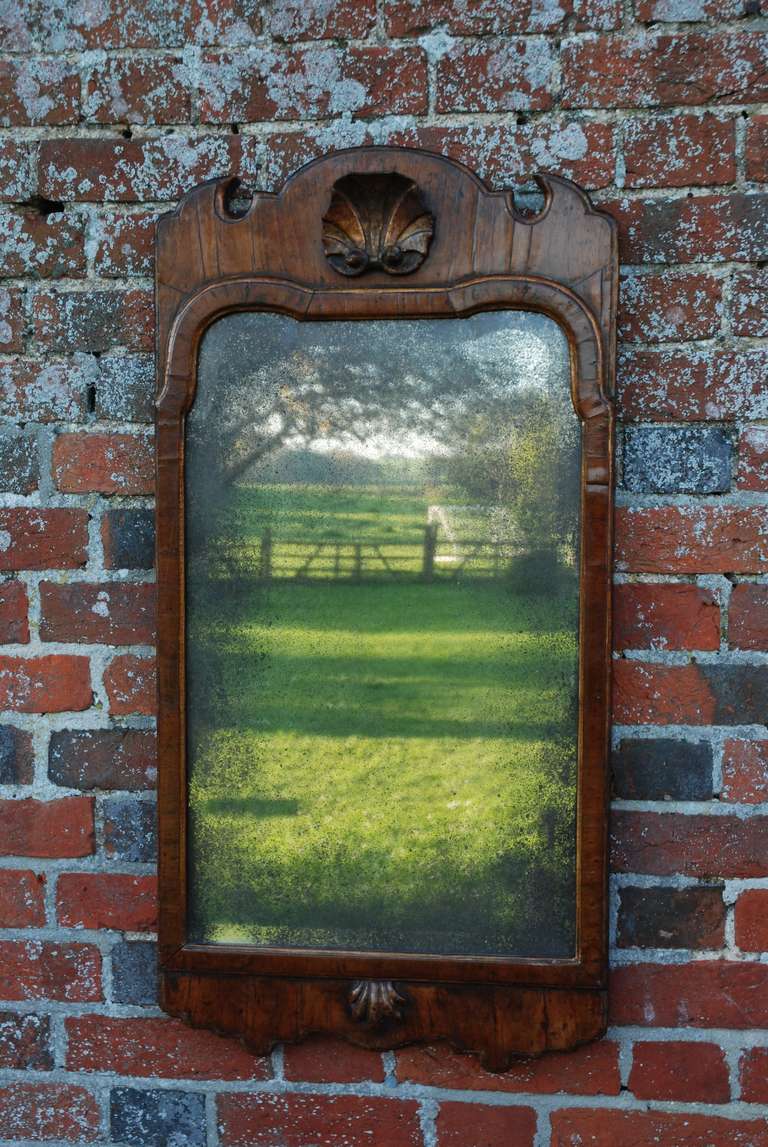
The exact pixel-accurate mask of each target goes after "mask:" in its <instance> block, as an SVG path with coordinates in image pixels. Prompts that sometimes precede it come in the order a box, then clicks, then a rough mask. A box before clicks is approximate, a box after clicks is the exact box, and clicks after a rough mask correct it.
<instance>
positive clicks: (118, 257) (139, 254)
mask: <svg viewBox="0 0 768 1147" xmlns="http://www.w3.org/2000/svg"><path fill="white" fill-rule="evenodd" d="M156 224H157V215H156V214H155V213H154V212H152V211H140V212H135V213H132V214H130V215H117V214H114V213H110V214H109V215H100V216H99V218H98V220H97V223H96V235H97V244H96V252H95V254H94V258H93V262H94V268H95V270H96V274H97V275H103V276H104V277H105V278H116V279H121V278H123V277H125V276H126V275H151V274H152V270H153V267H154V243H155V226H156Z"/></svg>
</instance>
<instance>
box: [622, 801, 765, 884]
mask: <svg viewBox="0 0 768 1147" xmlns="http://www.w3.org/2000/svg"><path fill="white" fill-rule="evenodd" d="M611 837H612V849H611V857H612V862H613V865H614V868H615V870H616V871H617V872H639V873H651V874H654V875H658V876H668V875H671V874H673V873H680V874H682V875H683V876H697V877H700V878H702V879H705V880H706V879H711V878H712V877H716V876H722V877H754V876H768V817H763V816H754V817H748V818H747V819H746V820H742V819H741V818H740V817H737V816H709V815H707V814H702V815H691V816H689V815H686V814H685V813H674V812H661V813H654V812H635V811H628V810H626V809H622V810H620V811H616V812H614V814H613V817H612V822H611Z"/></svg>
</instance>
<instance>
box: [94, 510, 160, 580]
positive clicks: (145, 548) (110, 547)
mask: <svg viewBox="0 0 768 1147" xmlns="http://www.w3.org/2000/svg"><path fill="white" fill-rule="evenodd" d="M102 539H103V542H104V561H105V564H106V566H107V568H108V569H116V570H149V569H152V567H153V566H154V564H155V515H154V512H153V511H152V510H144V509H139V510H108V511H107V513H106V514H105V515H104V519H103V525H102Z"/></svg>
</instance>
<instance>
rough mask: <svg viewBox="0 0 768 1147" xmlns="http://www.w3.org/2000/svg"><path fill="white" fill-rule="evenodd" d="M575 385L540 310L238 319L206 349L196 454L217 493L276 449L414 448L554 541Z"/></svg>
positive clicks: (192, 429)
mask: <svg viewBox="0 0 768 1147" xmlns="http://www.w3.org/2000/svg"><path fill="white" fill-rule="evenodd" d="M568 377H569V366H568V350H567V344H566V340H565V337H564V336H563V335H562V333H561V332H560V331H559V330H558V329H557V328H556V326H555V324H554V323H553V322H552V320H551V319H548V318H546V317H544V316H540V315H534V314H529V313H524V314H519V313H513V312H490V313H484V314H480V315H476V316H474V317H473V318H471V319H469V320H454V321H442V320H407V321H391V320H389V321H375V322H363V323H354V322H344V323H330V324H329V323H297V322H295V321H294V320H292V319H288V318H286V317H284V316H279V315H272V314H241V315H234V316H230V317H228V318H227V319H226V320H223V321H221V322H219V323H217V324H216V325H215V326H214V327H213V328H212V329H211V330H210V331H209V332H208V334H207V336H206V339H205V341H204V344H203V349H202V351H201V362H200V384H199V392H198V396H197V399H196V403H195V406H194V408H193V412H192V415H191V416H190V420H189V428H188V433H189V443H190V450H191V452H193V453H196V451H197V449H198V448H199V449H200V450H201V456H200V458H201V463H200V464H202V465H204V466H205V469H206V480H207V483H208V487H209V492H210V495H211V497H212V498H216V497H217V496H219V497H220V496H222V495H223V494H224V493H225V491H226V488H227V486H229V485H230V484H231V483H232V482H234V481H236V480H237V479H239V478H242V477H243V476H244V475H246V474H248V473H249V472H250V473H252V474H254V475H256V476H257V475H258V473H259V467H260V466H262V465H263V464H264V463H265V462H266V460H268V459H270V458H274V457H275V456H276V455H277V454H278V453H279V452H280V451H281V449H282V450H291V451H299V450H304V451H310V450H312V449H313V448H314V449H315V450H318V449H323V448H324V449H325V450H326V452H327V451H331V452H332V451H336V452H337V453H344V451H345V450H346V451H348V452H350V453H351V455H352V456H355V455H356V456H357V457H358V458H360V457H364V456H365V455H366V451H367V452H368V457H371V456H375V455H376V454H378V455H379V456H382V457H383V456H385V455H389V456H398V455H400V456H401V457H404V458H406V457H411V458H413V457H414V452H415V453H416V454H417V455H421V457H422V458H423V459H424V461H425V463H428V465H429V467H430V468H431V469H432V473H433V477H434V478H435V479H437V478H439V477H441V476H442V477H443V479H444V480H447V481H449V482H451V483H453V484H455V485H458V486H460V487H461V488H463V489H464V491H465V493H466V495H468V497H469V498H470V499H473V500H475V501H478V502H482V503H484V504H489V503H490V504H497V505H498V504H502V505H505V506H508V507H510V508H512V507H513V506H515V507H517V511H518V514H517V516H518V519H519V521H518V525H519V529H520V532H521V533H522V534H526V533H530V532H531V530H532V528H533V526H534V525H535V526H536V530H537V533H538V536H539V540H542V534H544V535H546V537H547V538H548V539H550V542H552V543H554V542H555V541H560V540H566V539H565V535H564V530H566V529H569V528H571V527H572V523H573V517H574V515H573V496H574V493H575V490H576V488H577V483H575V481H574V475H575V471H574V465H575V460H576V459H577V453H578V450H577V447H578V426H577V422H576V419H575V417H574V414H573V409H572V405H571V400H570V394H569V389H568ZM203 458H204V463H203V462H202V459H203ZM565 517H567V519H568V522H569V523H570V525H568V526H566V525H565V522H564V518H565ZM526 523H527V524H526Z"/></svg>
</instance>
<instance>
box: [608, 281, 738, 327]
mask: <svg viewBox="0 0 768 1147" xmlns="http://www.w3.org/2000/svg"><path fill="white" fill-rule="evenodd" d="M721 290H722V288H721V283H720V281H719V279H716V278H714V276H712V275H706V274H687V275H680V274H661V275H631V276H628V277H625V278H623V279H622V280H621V285H620V292H621V293H620V307H619V338H621V339H623V340H624V342H625V343H627V342H643V343H654V342H685V341H688V340H689V339H708V338H714V337H715V335H717V334H718V333H719V330H720V319H721V317H722V301H721Z"/></svg>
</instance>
